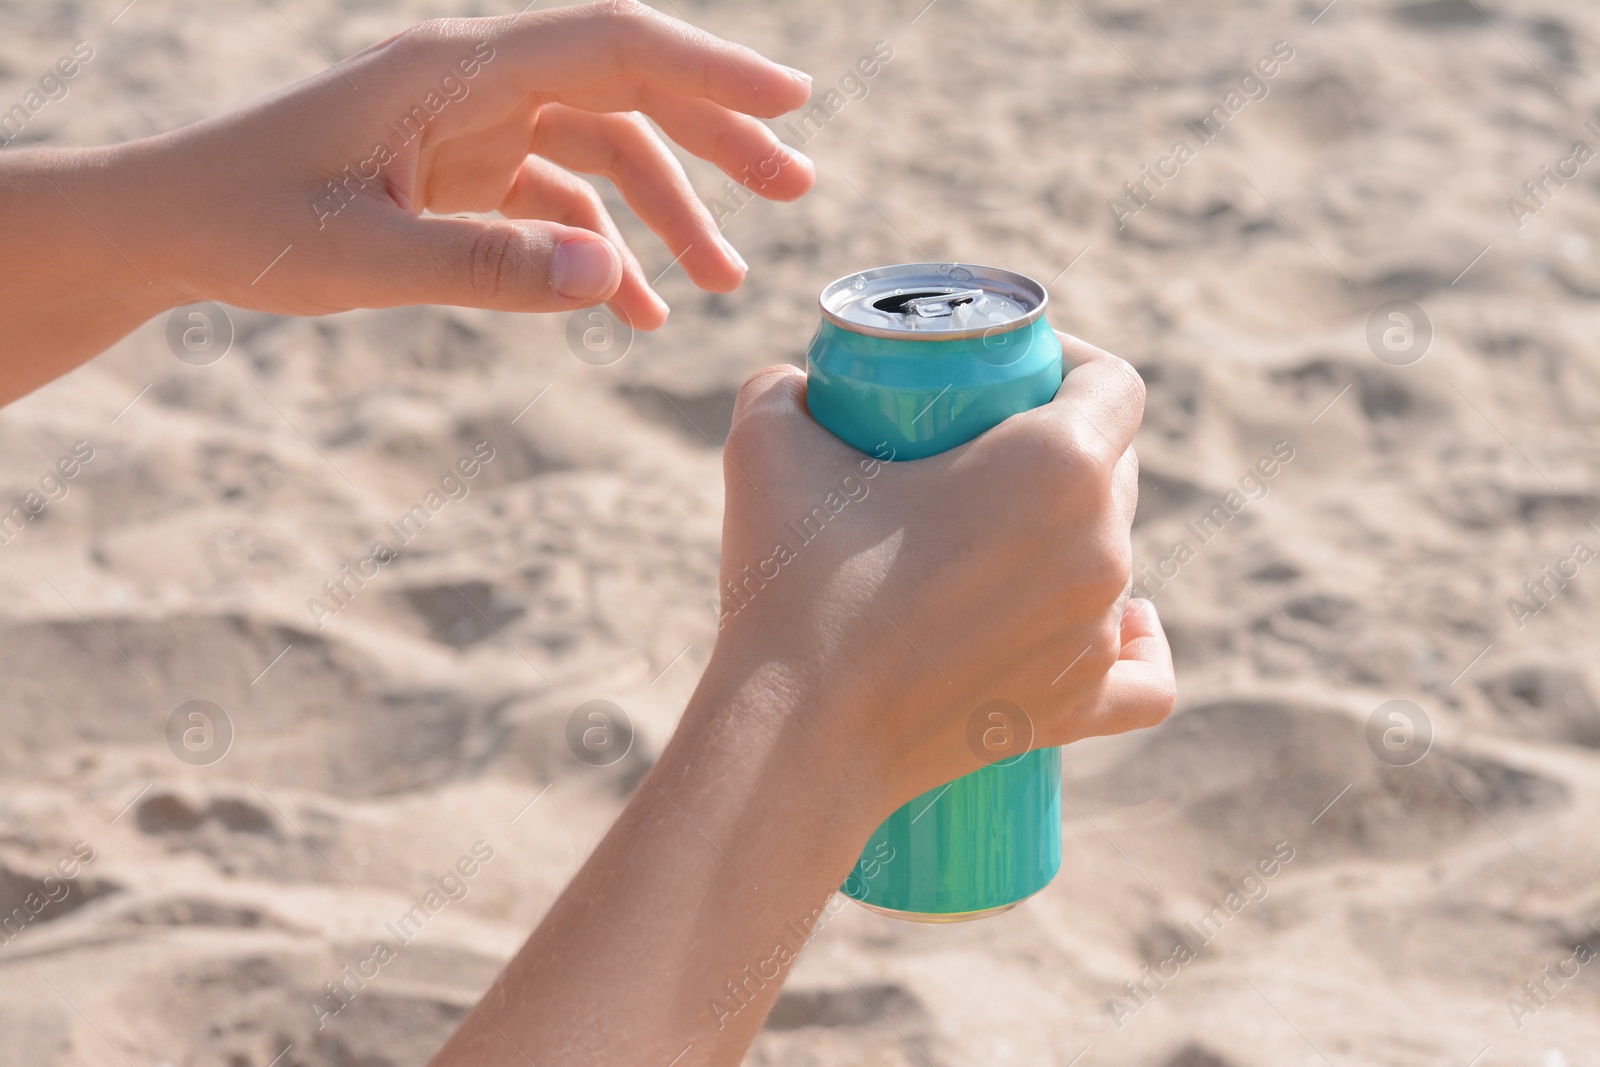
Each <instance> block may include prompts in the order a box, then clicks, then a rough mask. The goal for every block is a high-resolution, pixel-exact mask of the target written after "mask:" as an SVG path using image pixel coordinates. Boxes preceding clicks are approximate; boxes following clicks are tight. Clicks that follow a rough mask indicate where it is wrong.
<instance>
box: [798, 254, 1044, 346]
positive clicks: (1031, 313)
mask: <svg viewBox="0 0 1600 1067" xmlns="http://www.w3.org/2000/svg"><path fill="white" fill-rule="evenodd" d="M918 267H922V268H926V269H927V270H929V271H932V272H934V273H943V274H948V273H950V272H951V271H952V270H954V269H956V268H960V269H963V270H966V271H969V272H971V273H972V274H973V275H974V276H975V277H977V278H980V279H981V278H985V277H987V278H992V279H998V280H1004V281H1007V282H1010V283H1011V284H1013V285H1015V286H1016V287H1017V288H1018V289H1021V290H1023V291H1025V292H1027V293H1029V294H1030V295H1034V296H1037V297H1038V301H1039V302H1038V304H1037V306H1035V307H1032V308H1030V309H1029V310H1028V311H1026V312H1024V313H1023V314H1021V315H1019V316H1017V317H1016V318H1015V319H1012V320H1011V321H1009V322H1006V323H1004V324H1002V325H998V326H979V327H974V328H972V329H967V330H944V331H941V332H939V333H916V332H914V331H911V330H890V329H885V328H884V327H881V326H868V325H865V324H863V323H859V322H849V321H847V320H845V319H844V318H842V317H840V316H839V315H837V314H836V313H835V312H834V311H833V310H832V309H831V308H829V307H828V304H827V297H828V294H829V293H831V292H834V291H836V290H837V289H838V288H839V287H840V286H841V285H842V284H845V283H847V282H850V281H852V280H854V279H856V278H862V277H870V276H872V275H878V276H880V277H881V276H883V274H884V273H885V272H888V271H899V270H905V269H907V268H918ZM1049 303H1050V294H1049V292H1047V291H1046V290H1045V287H1044V286H1043V285H1041V284H1040V283H1039V282H1038V281H1037V280H1036V279H1034V278H1030V277H1029V276H1028V275H1026V274H1021V273H1019V272H1017V271H1014V270H1006V269H1005V268H1004V267H990V266H987V265H985V264H982V263H891V264H887V265H885V266H881V267H869V268H868V269H866V270H855V271H851V272H850V273H849V274H845V275H841V276H840V277H838V278H835V279H834V280H833V281H831V282H829V283H828V284H827V285H824V286H823V287H822V291H821V292H819V293H818V294H817V307H818V308H819V309H820V310H821V312H822V319H823V321H824V322H828V323H832V324H833V325H834V326H837V327H838V328H839V329H841V330H845V331H847V332H849V333H855V334H861V335H864V336H867V337H882V338H886V339H888V340H891V341H971V340H975V339H977V338H981V337H994V336H996V335H997V334H1002V333H1010V332H1011V331H1012V330H1018V329H1021V328H1022V327H1024V326H1027V325H1029V324H1031V323H1034V322H1037V321H1038V320H1039V319H1041V318H1043V317H1044V313H1045V308H1046V307H1047V306H1048V305H1049Z"/></svg>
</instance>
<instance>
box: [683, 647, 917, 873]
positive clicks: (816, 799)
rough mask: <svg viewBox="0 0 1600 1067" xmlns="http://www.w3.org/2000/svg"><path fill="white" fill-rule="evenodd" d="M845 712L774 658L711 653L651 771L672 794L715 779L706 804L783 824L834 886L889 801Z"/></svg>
mask: <svg viewBox="0 0 1600 1067" xmlns="http://www.w3.org/2000/svg"><path fill="white" fill-rule="evenodd" d="M852 714H853V709H851V708H848V707H846V706H844V705H842V704H840V703H838V702H836V701H835V700H834V699H833V698H831V697H829V696H828V695H826V694H824V693H821V692H819V691H818V690H817V689H816V688H815V687H814V686H812V685H810V684H809V683H808V682H807V681H806V680H805V679H804V678H803V677H799V676H798V675H797V674H796V673H795V672H792V671H790V670H789V669H788V668H787V666H786V665H785V664H783V663H781V662H778V661H776V660H773V659H767V660H765V661H763V662H760V663H755V664H748V663H745V662H742V661H741V662H734V661H733V660H732V658H731V657H728V656H726V655H722V656H719V655H716V654H713V656H712V662H711V664H710V665H709V666H708V667H707V669H706V672H705V675H704V676H703V677H702V679H701V682H700V685H699V686H698V687H697V689H696V691H695V694H694V696H693V697H692V698H691V699H690V702H689V705H688V707H687V709H686V710H685V712H684V716H683V720H682V722H681V724H680V726H679V728H678V731H677V733H676V734H675V735H674V737H673V740H672V743H671V744H670V745H669V746H668V749H667V751H666V752H664V753H663V754H662V758H661V760H660V761H659V762H658V764H657V767H656V770H655V771H654V772H652V778H653V779H657V780H658V781H659V784H660V785H661V788H662V789H664V790H666V791H667V792H668V793H669V794H670V795H672V796H673V799H675V800H676V799H677V798H678V795H679V793H680V792H683V793H686V795H689V796H694V795H696V794H697V793H698V792H699V791H700V786H701V785H702V784H704V783H714V786H715V788H714V790H713V791H714V793H715V795H714V796H711V797H707V798H706V799H707V800H708V801H709V802H711V803H714V804H717V805H728V804H729V803H730V801H731V802H732V804H733V805H734V806H736V807H738V808H739V809H741V811H742V812H743V813H744V817H745V818H751V819H754V818H762V819H769V820H771V821H772V822H775V823H781V824H786V827H780V829H781V830H782V832H784V833H787V834H791V835H793V836H791V838H790V840H791V842H792V843H794V844H796V845H800V846H802V847H805V848H810V849H813V850H815V853H816V855H815V857H814V858H815V860H816V862H817V863H818V864H819V865H820V866H822V867H824V868H829V869H831V874H830V877H831V876H832V874H837V876H838V877H837V878H833V883H834V884H837V882H838V881H839V880H840V879H842V878H843V876H844V875H845V874H847V873H848V871H849V868H850V867H851V865H852V864H854V862H855V860H856V857H857V856H858V854H859V853H860V850H861V846H862V845H863V844H864V843H865V841H866V840H867V838H868V836H870V834H871V833H872V831H873V830H874V829H875V828H876V827H877V825H878V823H879V822H881V821H882V820H883V818H884V817H885V816H886V815H887V814H888V813H889V811H891V810H893V807H894V805H893V804H892V803H890V802H889V799H888V792H887V791H886V790H885V788H884V783H883V779H882V776H881V774H880V773H879V768H878V767H877V766H876V763H875V760H874V758H873V756H872V753H871V752H870V750H869V749H868V748H867V746H865V745H863V744H861V743H859V741H858V740H857V738H856V734H855V732H854V731H853V730H851V729H848V728H846V726H847V723H848V720H849V718H850V717H851V716H852ZM675 790H676V792H675Z"/></svg>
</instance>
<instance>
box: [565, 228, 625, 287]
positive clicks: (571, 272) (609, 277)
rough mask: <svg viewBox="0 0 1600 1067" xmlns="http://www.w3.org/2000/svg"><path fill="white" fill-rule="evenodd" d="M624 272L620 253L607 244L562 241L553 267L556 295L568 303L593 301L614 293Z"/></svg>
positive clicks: (589, 241)
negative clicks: (619, 277)
mask: <svg viewBox="0 0 1600 1067" xmlns="http://www.w3.org/2000/svg"><path fill="white" fill-rule="evenodd" d="M619 269H621V268H620V264H618V262H617V256H616V253H615V252H613V251H611V246H610V245H608V244H606V243H605V242H604V241H596V240H577V241H562V242H561V244H560V245H559V246H558V247H557V248H556V256H555V260H554V262H552V263H551V264H550V273H551V281H552V282H554V284H555V287H556V293H557V294H558V295H560V296H564V297H566V298H567V299H568V300H593V299H594V298H595V297H597V296H604V295H605V294H607V293H609V292H610V291H611V285H612V283H613V282H614V281H615V280H616V275H617V271H618V270H619Z"/></svg>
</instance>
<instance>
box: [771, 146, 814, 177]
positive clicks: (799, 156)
mask: <svg viewBox="0 0 1600 1067" xmlns="http://www.w3.org/2000/svg"><path fill="white" fill-rule="evenodd" d="M778 151H779V152H781V153H782V154H783V155H784V156H786V157H788V161H789V162H790V163H803V164H805V165H806V166H808V167H810V168H811V169H812V170H816V169H817V165H816V164H815V163H813V162H811V157H810V156H808V155H806V154H805V153H804V152H802V151H800V150H799V149H798V148H791V147H790V146H789V145H786V144H784V143H783V142H781V141H780V142H778Z"/></svg>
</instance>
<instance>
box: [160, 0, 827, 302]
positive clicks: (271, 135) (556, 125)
mask: <svg viewBox="0 0 1600 1067" xmlns="http://www.w3.org/2000/svg"><path fill="white" fill-rule="evenodd" d="M809 82H810V80H809V79H808V78H807V77H805V76H804V75H802V74H800V73H798V72H796V71H791V70H789V69H788V68H787V67H782V66H779V65H778V64H776V63H772V62H770V61H768V60H766V59H763V58H762V57H761V56H759V55H757V54H756V53H755V52H752V51H751V50H750V49H748V48H745V47H743V46H741V45H735V44H730V43H728V42H726V41H722V40H719V39H718V38H716V37H712V36H711V35H709V34H706V33H703V32H701V31H699V30H696V29H694V28H692V27H690V26H688V25H686V24H684V23H681V22H678V21H677V20H675V19H671V18H667V17H666V16H664V15H660V14H658V13H656V12H654V11H652V10H650V9H649V8H646V7H643V6H642V5H630V4H597V5H594V6H591V7H585V8H578V9H563V10H556V11H549V12H538V13H531V14H526V15H513V16H508V17H505V18H494V19H472V20H465V19H462V20H449V19H446V20H441V21H438V22H430V23H426V24H424V25H421V26H418V27H415V28H414V29H410V30H407V31H406V32H404V33H401V34H399V35H398V36H396V37H392V38H390V39H389V40H387V41H385V42H383V43H382V44H379V45H375V46H374V47H372V48H369V49H367V50H366V51H365V52H361V53H359V54H358V55H356V56H354V57H352V58H351V59H349V60H346V61H344V62H342V63H340V64H338V65H337V66H336V67H335V68H333V69H330V70H328V71H326V72H324V73H323V74H320V75H318V76H317V77H315V78H312V79H310V80H308V81H305V82H302V83H301V84H299V85H297V86H294V87H293V88H291V89H289V90H287V91H286V92H283V93H279V94H277V95H274V96H271V97H268V98H266V99H264V100H262V101H259V102H258V103H256V104H253V105H251V106H250V107H248V108H246V109H244V110H243V111H240V112H237V113H235V114H232V115H227V116H224V117H222V118H220V119H216V120H213V121H210V122H204V123H200V124H199V125H196V126H193V127H190V128H188V129H186V130H182V131H179V132H177V133H175V134H173V135H171V137H170V138H168V139H165V140H167V141H169V142H170V143H168V144H167V145H164V146H163V147H164V148H166V149H167V151H166V152H164V153H163V155H164V157H165V158H164V159H163V160H162V161H161V162H162V164H163V165H164V166H165V167H167V168H170V170H171V171H172V172H173V173H176V174H179V175H188V174H204V175H206V176H207V185H208V186H209V187H211V188H212V189H214V190H215V191H216V193H217V194H218V195H214V196H211V197H209V198H204V197H203V198H201V199H202V204H201V209H200V211H198V212H193V211H191V214H190V218H191V219H192V220H193V222H194V224H195V225H194V226H193V230H194V231H195V232H196V233H197V234H204V235H205V240H204V241H203V242H202V241H197V242H195V243H193V244H192V245H191V246H190V248H189V253H190V254H189V255H188V256H186V257H185V258H186V259H187V260H188V261H189V262H190V263H192V264H193V266H192V267H191V268H190V269H188V270H187V271H185V273H186V274H187V275H188V276H189V277H190V279H191V284H192V285H194V287H195V288H196V290H197V291H200V290H202V289H203V290H204V291H205V293H206V295H208V296H212V297H215V298H217V299H221V300H224V301H226V302H228V303H233V304H238V305H243V306H257V307H263V308H266V309H269V310H274V311H284V312H291V313H308V312H311V313H316V312H327V311H337V310H342V309H346V308H352V307H386V306H391V305H398V304H411V303H434V304H460V305H467V306H473V307H486V308H496V309H501V310H507V311H566V310H570V309H572V308H577V307H582V306H585V305H589V304H594V303H598V302H599V301H601V300H608V301H609V302H610V304H611V306H612V308H613V310H614V311H615V312H616V313H617V314H618V315H619V316H620V317H623V318H624V320H625V321H627V322H629V323H630V324H631V325H633V326H635V327H637V328H640V329H654V328H655V327H657V326H660V325H661V324H662V323H663V322H664V321H665V320H666V315H667V307H666V304H665V303H664V302H662V300H661V299H660V297H658V296H657V295H656V294H655V293H654V292H653V291H652V290H651V288H650V285H649V282H648V281H647V280H646V277H645V272H644V270H643V268H642V267H641V266H640V264H639V260H638V259H637V258H636V257H635V256H634V254H633V252H632V250H630V249H629V248H628V246H627V244H626V243H625V242H624V241H623V239H622V236H621V234H620V233H619V232H618V230H617V227H616V224H615V223H614V222H613V221H612V219H611V216H610V214H609V213H608V212H607V210H606V208H605V207H604V205H603V204H602V203H601V200H600V197H599V196H598V195H597V194H596V192H595V191H594V188H593V187H592V186H591V185H590V184H589V183H588V182H586V181H584V180H583V179H581V178H578V177H577V176H576V175H575V174H573V173H572V172H573V171H578V172H581V173H585V174H594V175H599V176H602V177H604V178H607V179H609V180H610V181H611V182H612V183H613V184H614V185H615V186H616V188H617V189H618V191H619V192H620V193H621V194H622V196H623V198H624V199H625V200H626V201H627V203H628V205H629V207H630V208H632V210H633V211H634V212H635V213H636V214H637V215H638V216H639V218H640V219H642V220H643V221H644V222H645V223H646V224H647V225H648V226H649V227H650V228H651V229H652V230H653V231H655V233H656V235H657V236H659V237H660V238H661V241H662V243H663V244H665V245H666V246H667V250H668V252H669V254H670V256H672V257H681V258H680V259H679V260H678V262H679V263H681V265H682V266H683V269H684V271H685V272H686V273H687V274H688V275H689V277H690V278H691V279H692V280H693V281H694V282H695V283H696V284H698V285H700V286H702V287H703V288H706V289H711V290H715V291H718V292H721V291H726V290H729V289H732V288H734V287H735V286H737V285H738V284H739V282H740V281H741V280H742V279H743V277H744V273H745V264H744V262H743V261H742V260H741V259H740V258H739V255H738V253H737V252H735V251H734V250H733V248H732V247H731V246H730V245H729V244H728V243H727V242H726V241H725V240H723V238H722V237H721V235H720V234H719V233H718V232H717V226H716V224H715V222H714V221H713V220H712V218H711V215H710V213H709V212H708V211H707V210H706V208H705V206H704V205H703V204H702V203H701V202H700V200H699V198H698V197H697V196H696V195H695V192H694V190H693V188H692V187H691V186H690V184H689V180H688V178H687V177H686V176H685V175H684V172H683V168H682V167H681V166H680V165H679V163H678V161H677V159H676V158H675V157H674V156H673V154H672V152H671V151H670V150H669V149H668V148H667V146H666V145H665V144H664V143H663V142H662V140H661V138H660V137H659V136H658V135H657V134H656V133H655V132H654V131H653V130H652V128H651V126H650V123H649V122H647V121H646V119H645V116H649V118H650V119H653V120H654V121H655V123H656V124H657V125H659V126H660V128H661V129H662V130H663V131H664V132H665V133H666V134H667V136H669V137H671V138H672V139H673V140H674V141H676V142H678V143H679V144H680V145H682V146H683V147H684V148H685V149H686V150H688V151H689V152H692V153H694V154H695V155H697V156H701V157H703V158H705V159H707V160H710V161H711V162H713V163H715V164H716V165H717V166H718V167H720V168H721V169H722V170H723V171H724V172H725V173H727V174H728V175H729V176H730V177H733V178H735V179H736V180H739V181H742V182H744V183H746V184H748V185H749V186H750V187H751V188H752V189H753V190H754V191H755V192H757V193H759V194H760V195H762V196H766V197H769V198H772V199H777V200H792V199H794V198H795V197H798V196H800V195H801V194H802V193H804V192H805V191H806V190H807V189H809V188H810V187H811V183H812V180H813V177H814V175H813V172H812V169H811V166H810V164H809V162H807V161H806V160H805V159H804V157H802V156H799V155H798V154H796V153H793V152H791V151H789V150H787V149H786V148H785V147H784V146H783V145H782V144H780V143H779V142H778V141H777V140H776V139H775V138H774V137H773V135H772V133H771V132H770V131H769V130H768V129H767V128H766V127H765V126H764V125H762V124H761V123H760V122H757V121H756V120H755V119H754V118H751V117H750V116H752V115H760V116H763V117H773V116H776V115H780V114H782V113H784V112H785V111H789V110H791V109H793V108H795V107H798V106H799V105H800V104H802V103H804V102H805V100H806V98H807V95H808V93H809V88H808V87H809ZM190 206H191V209H192V208H193V207H194V206H195V205H193V204H191V205H190ZM424 210H426V211H428V212H431V213H434V214H436V215H446V216H450V215H457V214H459V213H463V212H470V213H473V214H480V215H481V214H487V213H490V212H499V213H500V214H501V215H503V216H505V218H504V219H503V220H488V219H482V218H430V217H426V216H422V215H421V214H420V213H421V212H423V211H424ZM285 248H288V249H289V251H288V252H287V253H284V255H283V259H282V260H281V261H280V262H278V263H277V264H276V265H275V266H274V267H273V268H272V270H271V271H269V272H268V273H267V274H266V276H265V277H263V278H261V280H260V281H259V282H255V279H256V276H257V275H258V274H259V273H260V272H261V271H262V269H263V268H265V267H266V266H267V264H268V263H269V262H271V261H272V259H273V257H275V256H277V255H278V254H279V253H280V252H283V250H284V249H285ZM253 282H254V284H252V283H253Z"/></svg>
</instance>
